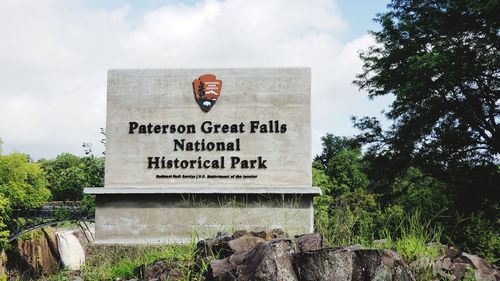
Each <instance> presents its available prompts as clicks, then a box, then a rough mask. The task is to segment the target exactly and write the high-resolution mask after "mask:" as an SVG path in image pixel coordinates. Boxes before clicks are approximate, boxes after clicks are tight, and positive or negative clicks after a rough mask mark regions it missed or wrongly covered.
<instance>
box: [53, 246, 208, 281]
mask: <svg viewBox="0 0 500 281" xmlns="http://www.w3.org/2000/svg"><path fill="white" fill-rule="evenodd" d="M195 249H196V244H195V243H194V242H192V243H190V244H187V245H161V246H133V247H131V246H105V247H100V248H99V247H97V248H95V249H93V251H92V253H91V254H90V255H89V257H88V259H87V261H86V263H85V265H84V266H83V267H82V268H81V270H80V272H71V271H67V270H62V271H60V272H59V273H58V274H56V275H53V276H50V277H48V278H45V279H43V280H51V281H66V280H71V279H72V277H73V276H75V275H79V276H80V277H81V278H83V279H84V280H92V281H93V280H116V279H119V278H123V279H132V278H138V279H140V278H141V277H143V274H144V272H142V271H141V270H138V268H140V267H141V266H143V265H149V264H152V263H154V262H155V261H157V260H160V259H161V260H165V261H166V262H167V266H168V267H169V268H172V269H175V270H176V271H178V272H179V273H180V275H181V278H180V279H179V280H201V279H202V275H203V272H204V271H205V270H206V268H207V267H206V265H202V266H201V270H199V269H198V266H197V265H196V264H195V260H194V252H195Z"/></svg>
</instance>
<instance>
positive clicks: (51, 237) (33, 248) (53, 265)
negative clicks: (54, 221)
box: [7, 228, 60, 276]
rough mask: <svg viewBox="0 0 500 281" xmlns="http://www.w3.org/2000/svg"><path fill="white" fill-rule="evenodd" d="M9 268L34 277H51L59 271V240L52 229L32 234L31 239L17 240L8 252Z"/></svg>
mask: <svg viewBox="0 0 500 281" xmlns="http://www.w3.org/2000/svg"><path fill="white" fill-rule="evenodd" d="M7 254H8V257H9V259H8V265H9V266H8V267H9V268H13V269H17V270H19V271H21V272H23V273H28V274H29V275H32V276H39V275H51V274H54V273H55V272H56V271H57V270H58V269H59V260H60V257H59V252H58V245H57V239H56V236H55V234H54V231H53V229H52V228H44V229H41V230H36V231H34V232H32V233H31V239H26V240H23V239H20V238H19V239H17V240H16V241H15V242H14V243H13V244H12V247H11V249H10V250H9V251H8V253H7Z"/></svg>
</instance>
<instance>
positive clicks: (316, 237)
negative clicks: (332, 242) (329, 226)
mask: <svg viewBox="0 0 500 281" xmlns="http://www.w3.org/2000/svg"><path fill="white" fill-rule="evenodd" d="M296 239H297V245H298V247H299V249H300V251H301V252H306V251H314V250H319V249H322V248H325V247H328V245H326V242H325V240H324V239H323V236H321V234H319V233H311V234H305V235H302V236H299V237H297V238H296Z"/></svg>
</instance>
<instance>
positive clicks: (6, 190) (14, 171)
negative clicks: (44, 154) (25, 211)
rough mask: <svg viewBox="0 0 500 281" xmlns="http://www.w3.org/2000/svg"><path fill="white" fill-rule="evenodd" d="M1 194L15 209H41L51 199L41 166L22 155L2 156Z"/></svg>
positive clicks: (0, 167)
mask: <svg viewBox="0 0 500 281" xmlns="http://www.w3.org/2000/svg"><path fill="white" fill-rule="evenodd" d="M0 194H2V195H3V196H4V198H7V199H8V200H9V202H10V205H11V206H12V207H13V208H14V207H15V208H37V207H41V206H42V205H43V204H44V203H45V202H47V200H48V198H49V197H50V191H49V190H48V189H47V181H46V179H45V177H44V175H43V171H42V170H41V168H40V165H39V164H37V163H32V162H30V161H29V159H28V156H27V155H25V154H21V153H13V154H10V155H2V156H0Z"/></svg>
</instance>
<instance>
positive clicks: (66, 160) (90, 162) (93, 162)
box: [41, 153, 104, 201]
mask: <svg viewBox="0 0 500 281" xmlns="http://www.w3.org/2000/svg"><path fill="white" fill-rule="evenodd" d="M41 165H42V169H43V170H44V171H45V176H46V178H47V180H48V182H49V189H50V190H51V191H52V199H53V200H71V201H74V200H81V199H83V197H84V195H83V188H85V187H93V186H103V181H104V158H97V157H94V156H86V157H78V156H75V155H73V154H70V153H63V154H61V155H58V156H57V157H56V159H54V160H43V161H41Z"/></svg>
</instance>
